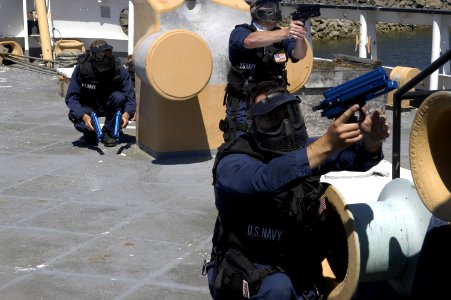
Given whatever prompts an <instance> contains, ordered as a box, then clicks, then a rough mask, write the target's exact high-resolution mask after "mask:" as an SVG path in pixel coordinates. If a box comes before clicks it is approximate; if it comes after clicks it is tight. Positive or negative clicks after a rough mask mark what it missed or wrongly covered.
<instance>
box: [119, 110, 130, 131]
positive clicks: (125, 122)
mask: <svg viewBox="0 0 451 300" xmlns="http://www.w3.org/2000/svg"><path fill="white" fill-rule="evenodd" d="M129 119H130V115H129V114H128V112H124V113H123V114H122V122H121V128H125V127H127V126H128V120H129Z"/></svg>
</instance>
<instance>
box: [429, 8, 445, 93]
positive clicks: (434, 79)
mask: <svg viewBox="0 0 451 300" xmlns="http://www.w3.org/2000/svg"><path fill="white" fill-rule="evenodd" d="M441 23H442V16H440V15H434V16H433V21H432V51H431V62H433V61H435V60H436V59H437V58H439V57H440V53H441V51H440V41H441V34H440V27H441ZM439 69H440V68H439ZM439 69H437V70H436V71H435V72H434V73H432V74H431V77H430V79H429V90H437V89H438V74H439Z"/></svg>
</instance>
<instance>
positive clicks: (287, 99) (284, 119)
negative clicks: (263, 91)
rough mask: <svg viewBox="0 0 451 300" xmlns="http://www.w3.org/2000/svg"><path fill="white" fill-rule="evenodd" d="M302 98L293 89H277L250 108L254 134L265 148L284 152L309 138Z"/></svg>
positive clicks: (264, 149)
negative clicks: (283, 90)
mask: <svg viewBox="0 0 451 300" xmlns="http://www.w3.org/2000/svg"><path fill="white" fill-rule="evenodd" d="M300 103H301V100H300V99H299V97H298V96H296V95H293V94H290V93H273V94H270V95H268V96H267V97H266V98H265V99H263V100H262V101H261V102H258V103H257V104H255V105H254V106H253V107H252V108H251V109H250V110H249V120H250V134H251V136H252V138H253V140H254V141H255V144H256V145H257V147H258V148H259V149H261V150H263V151H268V152H272V153H276V154H283V153H286V152H291V151H294V150H297V149H300V148H301V147H303V146H304V145H305V142H306V140H307V138H308V135H307V130H306V128H305V123H304V117H303V115H302V112H301V107H300Z"/></svg>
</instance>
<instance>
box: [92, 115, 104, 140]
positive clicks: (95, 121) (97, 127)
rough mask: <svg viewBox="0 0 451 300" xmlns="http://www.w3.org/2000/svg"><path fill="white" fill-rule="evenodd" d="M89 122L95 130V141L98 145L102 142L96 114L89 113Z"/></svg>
mask: <svg viewBox="0 0 451 300" xmlns="http://www.w3.org/2000/svg"><path fill="white" fill-rule="evenodd" d="M91 121H92V124H93V125H94V129H95V130H96V135H97V141H98V142H99V143H100V141H102V137H103V133H102V128H101V127H100V123H99V118H97V114H96V113H95V112H92V113H91Z"/></svg>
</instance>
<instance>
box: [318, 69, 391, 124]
mask: <svg viewBox="0 0 451 300" xmlns="http://www.w3.org/2000/svg"><path fill="white" fill-rule="evenodd" d="M396 88H398V83H397V82H396V81H392V80H390V78H389V77H388V75H387V74H386V73H385V71H384V69H383V68H382V67H378V68H376V69H374V70H372V71H370V72H368V73H366V74H363V75H361V76H359V77H356V78H354V79H351V80H349V81H347V82H345V83H343V84H340V85H338V86H336V87H333V88H330V89H328V90H326V91H325V92H324V97H325V99H324V100H322V101H321V102H320V103H319V105H316V106H314V107H313V108H312V109H313V111H317V110H320V109H321V110H322V111H321V116H323V117H327V118H329V119H335V118H337V117H339V116H340V115H341V114H343V113H344V112H345V111H346V110H348V109H349V108H350V107H351V106H352V105H354V104H356V103H357V104H359V105H360V108H361V107H363V106H364V105H365V104H366V102H367V101H369V100H372V99H374V98H376V97H379V96H381V95H383V94H386V93H388V92H390V91H391V90H394V89H396ZM352 121H355V120H352Z"/></svg>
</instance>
